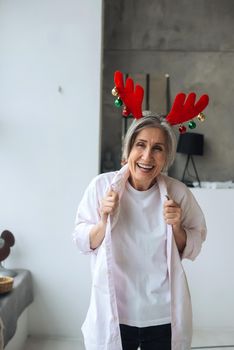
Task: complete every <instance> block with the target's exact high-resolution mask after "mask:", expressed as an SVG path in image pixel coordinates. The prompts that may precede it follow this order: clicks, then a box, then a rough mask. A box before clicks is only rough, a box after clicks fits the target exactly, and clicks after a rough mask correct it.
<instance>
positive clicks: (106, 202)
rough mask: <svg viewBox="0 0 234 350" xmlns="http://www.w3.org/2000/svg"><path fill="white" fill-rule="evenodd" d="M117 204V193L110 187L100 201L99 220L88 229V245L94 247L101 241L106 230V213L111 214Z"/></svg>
mask: <svg viewBox="0 0 234 350" xmlns="http://www.w3.org/2000/svg"><path fill="white" fill-rule="evenodd" d="M118 206H119V195H118V193H117V192H114V191H113V190H112V189H110V190H109V191H108V192H107V194H106V195H105V197H104V198H103V199H102V201H101V206H100V216H101V220H100V221H99V222H98V223H97V224H96V225H95V226H93V228H92V229H91V231H90V247H91V249H95V248H97V247H99V245H100V244H101V243H102V241H103V238H104V236H105V231H106V222H107V218H108V215H109V214H111V215H113V214H114V213H115V211H116V209H117V208H118Z"/></svg>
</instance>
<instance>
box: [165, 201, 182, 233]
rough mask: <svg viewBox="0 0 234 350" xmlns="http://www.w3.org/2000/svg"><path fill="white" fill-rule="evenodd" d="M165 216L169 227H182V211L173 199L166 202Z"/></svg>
mask: <svg viewBox="0 0 234 350" xmlns="http://www.w3.org/2000/svg"><path fill="white" fill-rule="evenodd" d="M163 214H164V219H165V221H166V223H167V224H168V225H172V226H175V227H180V226H181V218H182V210H181V208H180V206H179V204H178V203H176V202H175V201H173V200H172V199H168V200H166V201H165V202H164V210H163Z"/></svg>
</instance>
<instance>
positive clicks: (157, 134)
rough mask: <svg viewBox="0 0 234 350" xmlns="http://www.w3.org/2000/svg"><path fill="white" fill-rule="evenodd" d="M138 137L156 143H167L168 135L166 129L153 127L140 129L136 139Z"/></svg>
mask: <svg viewBox="0 0 234 350" xmlns="http://www.w3.org/2000/svg"><path fill="white" fill-rule="evenodd" d="M138 139H141V140H145V141H150V142H155V143H157V142H160V143H165V139H166V136H165V132H164V130H162V129H159V128H152V127H151V128H145V129H143V130H140V131H139V132H138V134H137V136H136V140H138Z"/></svg>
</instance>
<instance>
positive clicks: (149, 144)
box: [128, 127, 167, 191]
mask: <svg viewBox="0 0 234 350" xmlns="http://www.w3.org/2000/svg"><path fill="white" fill-rule="evenodd" d="M166 158H167V153H166V137H165V133H164V131H163V130H161V129H158V128H150V127H149V128H145V129H143V130H141V131H140V132H139V133H138V134H137V136H136V139H135V142H134V144H133V146H132V149H131V151H130V154H129V157H128V166H129V170H130V178H129V181H130V183H131V185H132V186H133V187H134V188H135V189H137V190H139V191H146V190H148V189H149V188H150V187H151V186H152V185H153V184H154V183H155V181H156V178H157V176H158V175H159V174H160V172H161V171H162V169H163V167H164V165H165V162H166Z"/></svg>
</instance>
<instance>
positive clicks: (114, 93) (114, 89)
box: [111, 86, 118, 96]
mask: <svg viewBox="0 0 234 350" xmlns="http://www.w3.org/2000/svg"><path fill="white" fill-rule="evenodd" d="M111 93H112V95H113V96H118V90H117V87H116V86H115V87H114V88H113V89H112V91H111Z"/></svg>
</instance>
